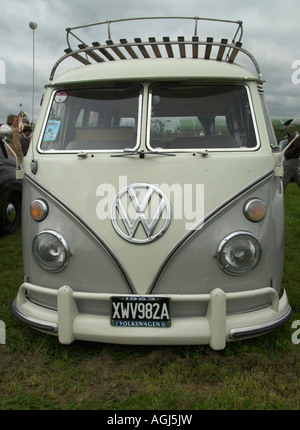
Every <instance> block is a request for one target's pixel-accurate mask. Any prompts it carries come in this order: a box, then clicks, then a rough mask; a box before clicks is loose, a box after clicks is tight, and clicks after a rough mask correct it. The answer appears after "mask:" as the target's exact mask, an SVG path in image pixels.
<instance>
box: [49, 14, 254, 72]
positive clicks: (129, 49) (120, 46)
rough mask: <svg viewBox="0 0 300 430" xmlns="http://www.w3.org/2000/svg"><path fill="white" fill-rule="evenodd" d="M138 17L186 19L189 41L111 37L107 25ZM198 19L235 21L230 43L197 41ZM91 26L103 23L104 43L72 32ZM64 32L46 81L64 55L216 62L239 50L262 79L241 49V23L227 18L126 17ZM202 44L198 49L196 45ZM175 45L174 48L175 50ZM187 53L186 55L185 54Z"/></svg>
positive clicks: (88, 60)
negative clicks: (62, 49)
mask: <svg viewBox="0 0 300 430" xmlns="http://www.w3.org/2000/svg"><path fill="white" fill-rule="evenodd" d="M142 20H190V21H194V32H193V36H192V37H191V39H190V40H186V39H185V37H184V36H178V37H177V40H170V37H168V36H165V37H163V38H162V40H156V38H155V37H148V40H144V41H142V40H141V38H139V37H136V38H134V41H131V42H128V41H127V39H125V38H122V39H120V40H119V42H114V41H113V40H112V33H111V28H112V24H117V23H121V22H132V21H142ZM201 21H211V22H218V23H228V24H235V25H236V26H237V29H236V31H235V33H234V36H233V39H232V41H231V42H228V39H227V38H221V40H220V41H219V42H216V41H214V39H213V37H207V38H206V40H199V36H198V23H199V22H201ZM95 26H107V40H106V42H105V43H104V44H100V43H99V42H92V44H90V45H88V44H86V43H85V42H84V41H83V40H81V38H79V37H78V36H77V35H76V34H75V32H74V31H75V30H79V29H87V28H91V27H95ZM66 32H67V45H68V47H67V49H65V55H63V56H62V57H61V58H60V59H59V60H58V61H57V62H56V63H55V64H54V66H53V69H52V71H51V74H50V81H52V80H53V78H54V75H55V72H56V70H57V68H58V66H59V65H60V64H61V63H62V62H63V61H64V60H65V59H67V58H69V57H73V58H75V59H76V60H77V61H79V62H80V63H81V64H84V65H90V64H93V63H103V62H106V61H115V60H127V59H140V58H143V59H145V58H153V57H154V58H162V57H164V56H167V57H168V58H174V57H175V56H176V51H177V52H178V53H177V56H178V57H179V58H189V57H190V58H194V59H199V58H204V59H206V60H209V59H214V60H217V61H226V62H228V63H234V61H235V58H236V56H237V54H238V53H239V52H242V53H244V54H245V55H246V56H247V57H248V58H250V60H251V61H252V63H253V65H254V67H255V69H256V73H257V75H258V78H259V79H260V80H261V81H262V73H261V71H260V68H259V65H258V64H257V62H256V60H255V58H254V57H253V56H252V55H251V54H250V53H249V52H248V51H246V50H245V49H243V48H242V43H241V39H242V36H243V22H242V21H230V20H223V19H213V18H200V17H144V18H126V19H118V20H112V21H103V22H98V23H94V24H87V25H82V26H78V27H72V28H70V27H68V28H66ZM71 37H72V42H73V43H74V40H75V43H77V44H78V42H79V44H78V47H76V48H75V49H74V48H72V46H71ZM201 46H203V47H205V48H204V49H200V47H201ZM213 47H217V49H216V53H215V56H214V57H213V56H212V48H213ZM175 48H177V49H175ZM188 52H190V54H188Z"/></svg>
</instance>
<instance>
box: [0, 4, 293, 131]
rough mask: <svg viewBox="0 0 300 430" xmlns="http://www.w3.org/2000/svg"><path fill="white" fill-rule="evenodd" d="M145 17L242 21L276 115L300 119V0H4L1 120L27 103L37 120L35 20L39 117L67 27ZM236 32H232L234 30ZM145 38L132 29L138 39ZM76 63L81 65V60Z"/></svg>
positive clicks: (154, 32) (160, 31)
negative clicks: (33, 26)
mask: <svg viewBox="0 0 300 430" xmlns="http://www.w3.org/2000/svg"><path fill="white" fill-rule="evenodd" d="M142 16H186V17H188V16H189V17H194V16H199V17H205V18H221V19H228V20H241V21H243V28H244V34H243V40H242V41H243V47H244V48H245V49H247V50H248V51H250V52H251V53H252V54H253V55H254V57H255V58H256V60H257V62H258V63H259V65H260V68H261V70H262V73H263V78H264V80H265V81H266V82H265V84H264V89H265V94H266V99H267V103H268V106H269V111H270V114H271V116H272V117H275V118H296V117H300V43H299V41H300V24H299V19H300V2H299V0H285V1H283V0H222V1H221V0H183V1H179V0H163V1H162V0H149V1H148V0H63V1H61V0H27V1H23V0H14V1H10V0H2V1H1V17H0V41H1V49H0V60H1V61H0V123H5V122H6V117H7V115H8V114H9V113H16V114H17V113H18V112H19V110H20V105H21V104H22V109H23V111H24V112H25V113H26V114H28V116H29V117H30V119H31V112H32V82H33V79H32V69H33V67H32V63H33V62H32V46H33V30H31V29H30V28H29V22H30V21H35V22H37V24H38V27H37V29H36V30H34V40H35V90H34V94H35V97H34V107H35V114H34V116H35V117H36V116H37V114H38V111H39V104H40V100H41V96H42V94H43V89H44V85H45V83H47V81H48V79H49V75H50V72H51V69H52V66H53V64H54V63H55V62H56V61H57V59H58V58H60V57H61V56H62V55H63V54H64V49H65V48H66V47H67V43H66V31H65V28H67V27H75V26H78V25H84V24H91V23H95V22H102V21H106V20H111V19H120V18H128V17H142ZM147 22H148V21H145V22H144V23H143V29H144V30H145V31H146V33H148V35H149V36H156V37H157V38H161V37H162V36H168V35H172V34H174V35H176V36H177V35H178V36H179V35H181V34H180V33H181V28H180V24H176V25H177V26H178V28H177V29H178V31H177V29H175V31H174V28H173V30H171V29H170V30H169V29H168V28H167V27H166V24H163V23H162V22H161V23H159V25H158V27H157V28H154V27H151V28H149V31H148V28H147ZM176 25H175V26H176ZM173 27H174V24H173ZM127 28H128V27H127ZM192 28H193V27H192V26H191V29H192ZM214 28H215V24H212V27H211V31H210V30H208V32H209V33H210V34H206V33H202V31H201V30H202V29H199V36H200V39H201V40H202V39H204V38H206V37H207V36H214V35H215V34H216V31H215V30H214ZM232 28H233V29H234V27H232ZM171 33H172V34H171ZM191 35H192V32H191ZM232 35H233V33H232V32H231V31H230V32H229V36H230V37H232ZM127 36H128V34H125V35H124V37H127ZM139 36H140V34H132V38H133V37H139ZM221 36H222V35H221ZM132 38H131V40H132ZM186 38H187V39H188V37H186ZM88 39H89V40H88V42H89V43H90V42H92V41H95V40H98V41H99V42H100V43H101V42H104V40H105V37H104V38H102V40H99V39H101V38H98V39H97V37H96V38H92V39H90V38H89V37H88ZM103 39H104V40H103ZM116 39H117V38H116ZM128 40H130V35H129V36H128ZM215 40H216V38H215ZM73 63H74V66H76V67H77V63H76V61H75V60H73Z"/></svg>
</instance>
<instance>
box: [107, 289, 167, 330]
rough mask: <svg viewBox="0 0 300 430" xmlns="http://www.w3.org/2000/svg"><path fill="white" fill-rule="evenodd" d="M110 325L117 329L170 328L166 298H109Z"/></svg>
mask: <svg viewBox="0 0 300 430" xmlns="http://www.w3.org/2000/svg"><path fill="white" fill-rule="evenodd" d="M110 306H111V314H110V315H111V318H110V321H111V325H113V326H118V327H170V326H171V313H170V299H169V298H168V297H143V296H139V297H137V296H135V297H131V296H122V297H120V296H113V297H111V298H110Z"/></svg>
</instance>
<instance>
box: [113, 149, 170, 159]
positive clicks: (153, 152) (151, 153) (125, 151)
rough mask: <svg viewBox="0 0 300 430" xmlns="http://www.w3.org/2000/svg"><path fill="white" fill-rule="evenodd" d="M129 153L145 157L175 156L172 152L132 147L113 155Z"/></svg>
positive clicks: (121, 155)
mask: <svg viewBox="0 0 300 430" xmlns="http://www.w3.org/2000/svg"><path fill="white" fill-rule="evenodd" d="M127 155H138V156H139V157H140V158H145V155H166V156H175V155H176V154H173V153H171V152H160V151H144V150H143V149H142V150H140V151H139V150H132V149H130V148H125V149H124V152H123V153H122V154H112V155H111V157H126V156H127Z"/></svg>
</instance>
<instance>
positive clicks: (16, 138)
mask: <svg viewBox="0 0 300 430" xmlns="http://www.w3.org/2000/svg"><path fill="white" fill-rule="evenodd" d="M6 122H7V125H9V126H10V128H11V130H12V133H13V138H12V141H11V142H10V143H9V146H10V147H11V149H12V150H13V151H14V152H15V154H16V156H17V159H18V162H19V164H22V161H23V157H24V156H23V152H22V146H21V143H20V134H19V129H18V126H19V120H18V117H17V115H13V114H9V115H8V117H7V121H6ZM8 152H9V155H11V156H12V157H15V155H14V154H13V152H11V151H9V150H8Z"/></svg>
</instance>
